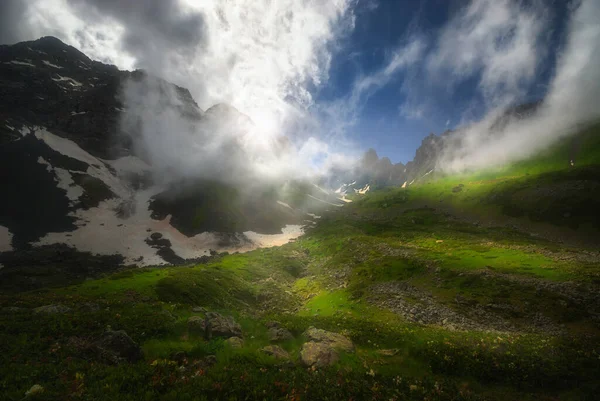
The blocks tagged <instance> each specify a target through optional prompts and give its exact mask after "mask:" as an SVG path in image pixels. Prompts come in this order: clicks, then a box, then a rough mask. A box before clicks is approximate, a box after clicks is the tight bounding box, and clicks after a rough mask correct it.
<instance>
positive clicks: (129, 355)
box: [95, 330, 143, 364]
mask: <svg viewBox="0 0 600 401" xmlns="http://www.w3.org/2000/svg"><path fill="white" fill-rule="evenodd" d="M95 348H96V350H97V351H98V352H99V354H100V356H101V358H102V359H104V360H106V361H107V362H110V363H115V364H119V363H121V362H137V361H139V360H140V359H142V358H143V354H142V349H141V348H140V346H139V345H138V344H137V343H136V342H135V341H133V340H132V339H131V337H129V336H128V335H127V333H126V332H125V331H124V330H117V331H113V330H108V331H106V332H105V333H104V334H103V335H102V337H101V338H100V340H98V341H97V342H96V344H95Z"/></svg>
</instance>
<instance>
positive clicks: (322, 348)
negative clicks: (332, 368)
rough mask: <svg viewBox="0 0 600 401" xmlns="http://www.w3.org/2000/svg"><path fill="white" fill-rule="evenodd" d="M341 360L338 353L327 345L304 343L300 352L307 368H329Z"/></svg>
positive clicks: (312, 342)
mask: <svg viewBox="0 0 600 401" xmlns="http://www.w3.org/2000/svg"><path fill="white" fill-rule="evenodd" d="M339 359H340V356H339V354H338V352H337V351H336V350H335V349H334V348H333V347H331V346H330V345H329V344H327V343H318V342H314V341H309V342H307V343H304V345H303V346H302V350H301V351H300V360H301V361H302V363H303V364H304V365H306V366H316V367H323V366H329V365H333V364H334V363H336V362H337V361H338V360H339Z"/></svg>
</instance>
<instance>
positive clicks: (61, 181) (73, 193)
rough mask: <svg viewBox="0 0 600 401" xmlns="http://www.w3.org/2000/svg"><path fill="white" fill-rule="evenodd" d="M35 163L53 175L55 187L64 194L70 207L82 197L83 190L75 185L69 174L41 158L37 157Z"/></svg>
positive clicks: (67, 171)
mask: <svg viewBox="0 0 600 401" xmlns="http://www.w3.org/2000/svg"><path fill="white" fill-rule="evenodd" d="M37 162H38V163H39V164H43V165H45V166H46V170H47V171H49V172H52V173H54V179H55V180H56V182H57V185H56V186H57V187H58V188H60V189H62V190H63V191H65V192H66V196H67V198H68V199H69V200H70V201H71V206H73V205H74V204H75V202H76V201H78V200H79V198H80V197H81V196H82V195H83V188H81V187H80V186H79V185H76V184H75V181H73V177H72V176H71V172H70V171H69V170H65V169H64V168H60V167H52V165H51V164H50V163H48V161H46V160H45V159H44V158H43V157H41V156H40V157H38V160H37Z"/></svg>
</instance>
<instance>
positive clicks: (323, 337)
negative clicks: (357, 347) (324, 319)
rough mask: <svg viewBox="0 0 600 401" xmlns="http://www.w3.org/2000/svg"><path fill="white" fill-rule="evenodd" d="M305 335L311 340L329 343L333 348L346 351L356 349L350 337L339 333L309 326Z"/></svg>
mask: <svg viewBox="0 0 600 401" xmlns="http://www.w3.org/2000/svg"><path fill="white" fill-rule="evenodd" d="M304 335H305V336H306V338H307V339H308V340H309V341H314V342H316V343H323V344H327V345H328V346H330V347H331V348H334V349H338V350H341V351H345V352H352V351H354V344H353V343H352V341H350V339H349V338H348V337H346V336H344V335H342V334H339V333H334V332H331V331H326V330H322V329H317V328H314V327H309V328H308V330H306V332H305V333H304Z"/></svg>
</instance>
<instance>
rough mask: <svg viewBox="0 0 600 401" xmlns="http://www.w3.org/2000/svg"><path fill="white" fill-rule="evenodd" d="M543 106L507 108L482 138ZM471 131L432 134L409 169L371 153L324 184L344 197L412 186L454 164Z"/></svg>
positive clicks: (334, 172)
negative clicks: (447, 163) (444, 165)
mask: <svg viewBox="0 0 600 401" xmlns="http://www.w3.org/2000/svg"><path fill="white" fill-rule="evenodd" d="M541 105H542V101H541V100H538V101H535V102H530V103H524V104H520V105H517V106H512V107H508V108H506V109H505V110H504V111H502V112H501V113H499V114H498V115H497V116H496V117H495V118H494V119H493V120H492V121H491V123H490V124H489V128H488V129H486V132H485V133H483V132H482V133H481V137H482V138H485V135H488V136H494V135H498V133H501V132H502V130H503V129H504V128H505V127H506V126H507V125H508V124H509V123H511V122H513V123H514V122H518V121H519V120H525V119H527V118H530V117H532V116H534V115H535V113H536V112H537V111H538V110H539V109H540V107H541ZM468 129H469V126H465V127H460V128H458V129H456V130H447V131H445V132H443V133H441V134H440V135H436V134H434V133H430V134H429V135H428V136H426V137H425V138H423V140H422V142H421V145H420V146H419V147H418V148H417V150H416V151H415V156H414V158H413V160H411V161H409V162H408V163H406V165H404V164H402V163H397V164H393V163H391V161H390V160H389V159H388V158H387V157H383V158H381V159H380V158H379V156H378V155H377V152H376V151H375V150H374V149H369V150H367V151H366V152H365V153H364V155H363V157H362V158H361V159H360V160H359V162H358V163H357V164H356V165H355V166H353V167H352V168H350V169H337V170H335V169H334V170H332V171H331V172H330V175H329V176H328V177H327V178H325V179H324V182H327V183H328V184H327V185H329V187H330V188H334V189H335V188H337V189H338V191H337V192H338V193H340V194H350V193H364V192H365V191H367V190H369V189H371V190H372V189H375V188H384V187H390V186H392V187H393V186H408V185H412V184H413V183H415V182H417V181H419V180H422V179H425V177H427V176H429V175H430V174H432V173H434V172H436V171H439V164H440V161H441V160H442V158H443V157H445V158H446V159H450V160H451V159H452V158H453V156H455V155H460V154H461V152H462V145H463V141H464V140H465V134H466V133H467V132H468ZM578 141H579V139H578V138H577V137H575V138H572V139H571V140H570V141H568V142H569V143H566V144H564V145H565V146H567V147H568V148H572V149H575V148H577V147H578V145H577V143H578ZM570 160H572V157H568V158H567V157H566V158H565V160H564V162H565V163H566V164H568V163H569V162H570ZM429 178H431V177H429Z"/></svg>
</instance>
